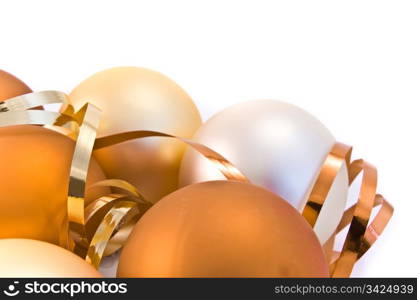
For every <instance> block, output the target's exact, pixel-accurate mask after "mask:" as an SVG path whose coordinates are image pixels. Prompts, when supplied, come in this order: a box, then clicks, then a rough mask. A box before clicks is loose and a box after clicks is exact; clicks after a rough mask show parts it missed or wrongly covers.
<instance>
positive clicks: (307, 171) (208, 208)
mask: <svg viewBox="0 0 417 300" xmlns="http://www.w3.org/2000/svg"><path fill="white" fill-rule="evenodd" d="M52 103H59V104H60V106H61V107H60V111H59V112H56V111H49V110H48V105H47V104H52ZM351 151H352V148H351V147H350V146H347V145H344V144H341V143H339V142H337V141H336V139H335V137H334V136H333V135H332V133H331V132H330V131H329V130H328V129H327V128H326V127H325V126H324V125H323V124H322V123H321V122H320V121H319V120H317V119H316V118H315V117H314V116H312V115H311V114H309V113H308V112H306V111H304V110H303V109H301V108H299V107H296V106H294V105H292V104H289V103H285V102H282V101H276V100H255V101H249V102H243V103H240V104H237V105H234V106H231V107H228V108H226V109H225V110H223V111H220V112H219V113H217V114H216V115H214V116H212V117H211V118H210V119H209V120H208V121H206V122H204V123H203V122H202V120H201V117H200V113H199V110H198V108H197V107H196V105H195V104H194V102H193V100H192V99H191V98H190V96H189V95H188V94H187V93H186V92H185V91H184V90H183V89H182V88H181V87H179V86H178V85H177V84H176V83H175V82H173V81H172V80H171V79H169V78H167V77H166V76H164V75H162V74H160V73H158V72H155V71H152V70H148V69H144V68H138V67H118V68H113V69H108V70H104V71H101V72H98V73H96V74H94V75H93V76H91V77H89V78H87V79H86V80H84V81H83V82H81V83H80V84H79V85H78V86H76V87H75V88H74V89H73V90H72V91H71V92H70V93H69V94H68V95H66V94H64V93H62V92H58V91H39V92H33V91H32V90H31V89H30V88H29V87H28V86H27V85H26V84H25V83H23V82H22V81H20V80H19V79H17V78H16V77H14V76H13V75H11V74H9V73H7V72H4V71H1V70H0V156H1V157H3V158H4V159H3V161H2V165H1V166H0V189H1V191H2V192H1V193H0V256H1V257H2V260H0V277H100V276H118V277H349V276H350V274H351V272H352V269H353V267H354V264H355V263H356V262H357V261H358V260H359V259H360V258H361V257H362V256H363V255H364V254H365V253H366V252H367V251H368V250H369V249H370V247H371V246H372V244H373V243H374V242H375V241H376V239H377V237H378V236H379V235H380V234H381V233H382V231H383V230H384V228H385V226H386V225H387V224H388V222H389V220H390V218H391V216H392V213H393V208H392V206H391V205H390V204H389V203H388V202H387V201H386V200H385V199H384V198H383V197H382V196H381V195H380V194H377V192H376V189H377V186H376V179H377V171H376V168H375V167H374V166H372V165H371V164H369V163H368V162H366V161H364V160H356V161H351V160H350V157H351ZM359 174H362V179H361V188H360V195H359V197H358V200H357V202H356V203H355V204H354V205H353V206H351V207H349V208H346V203H347V197H348V191H349V188H350V185H351V184H352V182H353V181H354V180H356V178H357V177H358V175H359ZM376 208H378V209H379V211H378V213H377V214H376V216H375V217H374V219H372V220H371V213H372V211H373V209H376ZM345 227H348V233H347V235H346V237H345V242H344V245H343V248H342V250H341V251H335V250H334V249H333V248H334V241H335V237H336V236H337V234H338V233H339V232H341V231H342V230H343V228H345Z"/></svg>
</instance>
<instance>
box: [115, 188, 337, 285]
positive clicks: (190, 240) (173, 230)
mask: <svg viewBox="0 0 417 300" xmlns="http://www.w3.org/2000/svg"><path fill="white" fill-rule="evenodd" d="M118 276H119V277H328V276H329V273H328V266H327V264H326V260H325V257H324V254H323V250H322V248H321V246H320V243H319V241H318V239H317V237H316V235H315V234H314V232H313V231H312V229H311V227H310V226H309V224H308V223H307V222H306V221H305V220H304V218H303V217H302V216H301V215H300V214H299V213H298V212H297V211H296V210H295V209H294V208H293V207H292V206H291V205H290V204H288V203H287V202H286V201H284V200H283V199H281V198H280V197H278V196H277V195H275V194H273V193H272V192H269V191H267V190H265V189H263V188H261V187H258V186H255V185H252V184H248V183H241V182H232V181H209V182H203V183H197V184H194V185H190V186H186V187H184V188H182V189H180V190H177V191H175V192H173V193H171V194H169V195H168V196H166V197H164V198H163V199H162V200H161V201H159V202H158V203H157V204H155V205H154V206H153V207H152V208H151V209H150V210H149V211H148V212H146V213H145V215H144V216H143V217H142V218H141V219H140V220H139V222H138V223H137V225H136V227H135V228H134V230H133V232H132V233H131V235H130V237H129V239H128V242H127V244H126V245H125V247H124V249H123V250H122V254H121V258H120V263H119V267H118Z"/></svg>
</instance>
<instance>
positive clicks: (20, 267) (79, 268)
mask: <svg viewBox="0 0 417 300" xmlns="http://www.w3.org/2000/svg"><path fill="white" fill-rule="evenodd" d="M0 257H1V259H0V277H26V278H27V277H102V276H101V274H100V273H99V272H98V271H97V270H96V269H94V268H93V267H92V266H91V265H90V264H88V263H87V262H85V261H84V260H83V259H81V258H80V257H78V256H76V255H75V254H73V253H71V252H70V251H68V250H65V249H63V248H61V247H58V246H55V245H52V244H49V243H45V242H41V241H36V240H29V239H0Z"/></svg>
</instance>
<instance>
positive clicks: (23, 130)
mask: <svg viewBox="0 0 417 300" xmlns="http://www.w3.org/2000/svg"><path fill="white" fill-rule="evenodd" d="M74 146H75V142H74V141H73V140H72V139H70V138H69V137H67V136H64V135H62V134H59V133H57V132H55V131H52V130H48V129H45V128H43V127H40V126H31V125H21V126H9V127H2V128H0V157H2V163H1V167H0V170H1V172H0V190H1V193H0V239H4V238H28V239H36V240H43V241H46V242H49V243H53V244H59V240H60V236H62V234H61V233H62V232H65V231H66V230H67V228H66V227H67V222H68V221H67V194H68V183H69V172H70V165H71V160H72V155H73V151H74ZM103 179H105V177H104V174H103V172H102V170H101V169H100V166H99V165H98V164H97V162H96V161H95V160H94V159H92V160H91V163H90V167H89V173H88V178H87V186H89V185H90V184H92V183H94V182H96V181H99V180H103ZM108 193H109V190H108V189H107V188H101V187H100V188H92V189H91V190H87V194H86V203H89V202H91V201H92V200H94V199H95V198H97V197H98V196H99V195H103V194H108Z"/></svg>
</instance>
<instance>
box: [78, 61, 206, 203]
mask: <svg viewBox="0 0 417 300" xmlns="http://www.w3.org/2000/svg"><path fill="white" fill-rule="evenodd" d="M70 100H71V103H72V104H73V105H74V107H75V108H76V110H77V109H79V108H81V106H82V105H83V104H85V103H86V102H90V103H92V104H94V105H96V106H97V107H99V108H100V109H101V110H102V112H103V113H102V119H101V122H100V127H99V129H98V137H102V136H106V135H111V134H115V133H121V132H124V131H133V130H153V131H161V132H164V133H168V134H172V135H176V136H180V137H186V138H189V137H191V136H192V135H193V134H194V132H195V131H196V130H197V129H198V127H199V126H200V125H201V119H200V114H199V112H198V110H197V108H196V107H195V105H194V103H193V101H192V100H191V98H190V96H188V95H187V93H186V92H185V91H184V90H183V89H182V88H181V87H179V86H178V85H177V84H176V83H175V82H173V81H172V80H171V79H169V78H168V77H166V76H164V75H162V74H160V73H158V72H155V71H152V70H148V69H144V68H137V67H118V68H113V69H108V70H104V71H102V72H99V73H96V74H94V75H93V76H91V77H89V78H87V79H86V80H85V81H83V82H82V83H80V84H79V85H78V86H77V87H76V88H75V89H74V90H73V91H72V92H71V94H70ZM184 151H185V146H184V144H182V143H181V142H179V141H176V140H173V139H167V138H160V137H151V138H144V139H137V140H133V141H128V142H124V143H122V144H120V145H114V146H111V147H108V148H104V149H100V150H97V151H95V156H96V158H97V160H98V161H99V163H100V165H101V166H102V167H103V169H104V171H105V173H106V175H107V176H108V177H109V178H119V179H123V180H127V181H128V182H130V183H132V184H134V185H135V186H136V187H137V188H138V189H139V190H140V191H141V193H142V194H143V195H144V196H145V198H147V199H148V200H150V201H152V202H156V201H157V200H159V199H160V198H161V197H163V196H164V195H166V194H168V193H170V192H172V191H174V190H175V189H177V187H178V172H179V166H180V161H181V159H182V157H183V154H184Z"/></svg>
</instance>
